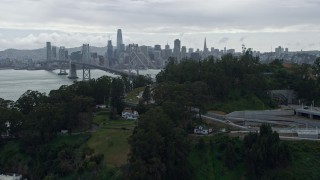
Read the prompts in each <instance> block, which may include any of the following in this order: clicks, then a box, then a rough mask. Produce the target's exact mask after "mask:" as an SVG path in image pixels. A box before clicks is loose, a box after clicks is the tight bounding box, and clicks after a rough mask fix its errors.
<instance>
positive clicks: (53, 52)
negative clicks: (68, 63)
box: [51, 46, 57, 59]
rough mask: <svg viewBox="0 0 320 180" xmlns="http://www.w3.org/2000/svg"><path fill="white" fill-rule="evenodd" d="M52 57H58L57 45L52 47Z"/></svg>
mask: <svg viewBox="0 0 320 180" xmlns="http://www.w3.org/2000/svg"><path fill="white" fill-rule="evenodd" d="M51 59H57V46H52V48H51Z"/></svg>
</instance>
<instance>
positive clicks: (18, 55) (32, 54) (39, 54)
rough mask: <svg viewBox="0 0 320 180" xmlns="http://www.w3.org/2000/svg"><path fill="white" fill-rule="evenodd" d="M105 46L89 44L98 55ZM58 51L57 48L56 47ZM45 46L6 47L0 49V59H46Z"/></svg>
mask: <svg viewBox="0 0 320 180" xmlns="http://www.w3.org/2000/svg"><path fill="white" fill-rule="evenodd" d="M67 49H68V51H69V55H70V54H71V53H72V52H75V51H81V47H74V48H67ZM106 49H107V48H106V47H95V46H90V51H91V52H97V53H98V55H104V54H105V52H106ZM57 51H58V49H57ZM46 54H47V51H46V48H40V49H32V50H20V49H6V50H4V51H0V59H6V58H9V59H12V60H13V59H17V60H27V59H33V60H34V61H38V60H42V59H46V57H47V55H46Z"/></svg>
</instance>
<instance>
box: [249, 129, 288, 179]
mask: <svg viewBox="0 0 320 180" xmlns="http://www.w3.org/2000/svg"><path fill="white" fill-rule="evenodd" d="M244 146H245V153H246V160H247V163H248V167H249V170H251V173H252V174H253V175H254V176H256V177H260V176H261V175H262V174H263V172H264V171H266V170H269V169H271V168H275V167H279V166H284V165H287V164H288V163H289V162H290V161H291V153H290V150H289V148H288V146H287V145H286V144H285V143H283V142H280V139H279V134H278V133H277V132H272V129H271V127H270V126H269V125H262V126H261V127H260V133H259V134H257V133H250V134H249V135H247V136H245V138H244Z"/></svg>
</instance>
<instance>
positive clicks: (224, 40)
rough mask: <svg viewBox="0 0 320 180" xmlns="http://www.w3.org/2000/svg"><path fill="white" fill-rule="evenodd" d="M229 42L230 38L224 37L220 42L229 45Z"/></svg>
mask: <svg viewBox="0 0 320 180" xmlns="http://www.w3.org/2000/svg"><path fill="white" fill-rule="evenodd" d="M228 41H229V38H227V37H223V38H221V39H220V40H219V43H227V42H228Z"/></svg>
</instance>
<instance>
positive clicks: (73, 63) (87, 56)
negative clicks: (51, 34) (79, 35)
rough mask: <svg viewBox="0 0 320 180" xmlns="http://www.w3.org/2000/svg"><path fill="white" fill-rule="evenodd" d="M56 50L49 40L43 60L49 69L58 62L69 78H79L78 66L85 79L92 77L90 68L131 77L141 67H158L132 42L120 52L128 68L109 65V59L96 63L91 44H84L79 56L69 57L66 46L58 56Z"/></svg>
mask: <svg viewBox="0 0 320 180" xmlns="http://www.w3.org/2000/svg"><path fill="white" fill-rule="evenodd" d="M52 52H54V53H52ZM55 52H56V48H54V50H53V48H52V47H51V43H50V42H47V59H45V60H42V62H43V63H44V64H45V67H46V68H47V69H51V68H50V67H51V65H52V64H53V63H56V64H58V67H59V69H60V73H59V75H67V74H69V76H68V78H70V79H77V78H78V76H77V68H81V69H82V79H83V80H89V79H91V71H90V69H99V70H103V71H107V72H110V73H114V74H118V75H127V76H129V77H132V76H136V75H139V69H140V68H143V69H148V68H153V69H156V66H155V64H154V63H153V62H152V61H151V60H150V58H149V57H148V56H146V55H145V54H144V53H142V51H141V49H140V48H139V47H138V45H137V44H130V45H129V46H128V48H127V50H126V51H125V52H120V55H119V58H120V59H125V58H127V59H128V62H127V63H128V64H127V66H128V70H126V69H116V68H112V67H109V66H108V65H109V62H108V61H107V60H105V61H104V62H102V63H100V62H99V64H98V63H96V61H95V60H94V56H93V55H92V54H93V53H91V52H90V47H89V44H83V47H82V50H81V52H80V57H79V56H78V58H73V59H72V58H69V56H68V55H67V54H68V53H67V51H66V50H65V48H64V47H60V49H59V57H58V58H57V57H56V55H55ZM52 55H54V56H52ZM95 56H97V55H95ZM95 58H96V57H95ZM70 59H71V60H70ZM100 64H104V65H100ZM67 69H69V73H67ZM132 70H136V72H137V73H136V74H135V73H133V72H132Z"/></svg>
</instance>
